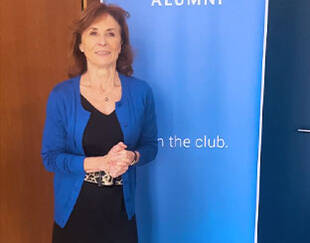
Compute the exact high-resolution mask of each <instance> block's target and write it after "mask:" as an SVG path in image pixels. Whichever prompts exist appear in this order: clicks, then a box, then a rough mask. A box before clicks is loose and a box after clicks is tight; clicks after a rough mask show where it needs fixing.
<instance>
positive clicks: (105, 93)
mask: <svg viewBox="0 0 310 243" xmlns="http://www.w3.org/2000/svg"><path fill="white" fill-rule="evenodd" d="M116 76H117V75H116V72H115V73H114V75H113V78H112V80H113V85H112V88H110V89H109V90H107V91H104V90H103V89H102V88H100V89H101V91H103V92H104V101H105V102H109V101H110V98H109V96H108V94H109V93H110V92H111V90H112V89H113V87H120V85H119V84H116ZM85 78H86V81H87V83H88V86H91V85H90V83H91V82H90V79H89V76H88V75H87V76H86V77H85Z"/></svg>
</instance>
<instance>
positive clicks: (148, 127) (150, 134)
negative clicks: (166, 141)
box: [136, 86, 158, 166]
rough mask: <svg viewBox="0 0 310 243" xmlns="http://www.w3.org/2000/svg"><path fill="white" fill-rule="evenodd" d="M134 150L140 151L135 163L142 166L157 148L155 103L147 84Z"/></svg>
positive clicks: (154, 153) (150, 158) (150, 159)
mask: <svg viewBox="0 0 310 243" xmlns="http://www.w3.org/2000/svg"><path fill="white" fill-rule="evenodd" d="M136 150H137V151H138V152H139V153H140V159H139V162H138V163H137V164H136V165H137V166H142V165H144V164H146V163H147V162H150V161H152V160H154V159H155V157H156V154H157V150H158V142H157V124H156V113H155V104H154V97H153V92H152V89H151V88H150V87H149V86H148V89H147V92H146V98H145V110H144V121H143V124H142V131H141V136H140V138H139V141H138V145H137V149H136Z"/></svg>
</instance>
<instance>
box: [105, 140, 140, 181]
mask: <svg viewBox="0 0 310 243" xmlns="http://www.w3.org/2000/svg"><path fill="white" fill-rule="evenodd" d="M126 148H127V145H126V144H124V143H123V142H119V143H118V144H116V145H115V146H113V147H112V148H111V149H110V151H109V153H108V154H107V155H106V156H107V168H106V171H105V172H106V173H108V174H109V175H110V176H112V177H113V178H115V177H118V176H120V175H122V174H124V173H125V172H126V171H127V170H128V167H129V166H130V165H131V163H132V161H133V160H134V157H135V154H134V152H132V151H129V150H126Z"/></svg>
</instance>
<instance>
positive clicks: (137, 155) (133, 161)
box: [130, 151, 140, 166]
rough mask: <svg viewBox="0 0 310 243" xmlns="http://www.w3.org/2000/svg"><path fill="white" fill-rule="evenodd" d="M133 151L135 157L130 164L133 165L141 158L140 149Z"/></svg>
mask: <svg viewBox="0 0 310 243" xmlns="http://www.w3.org/2000/svg"><path fill="white" fill-rule="evenodd" d="M131 152H132V153H133V159H132V162H131V164H130V166H133V165H135V164H136V163H138V161H139V158H140V154H139V152H138V151H131Z"/></svg>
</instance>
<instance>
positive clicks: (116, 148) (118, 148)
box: [111, 142, 127, 152]
mask: <svg viewBox="0 0 310 243" xmlns="http://www.w3.org/2000/svg"><path fill="white" fill-rule="evenodd" d="M125 148H127V145H126V144H124V143H123V142H119V143H118V144H116V145H114V146H113V147H112V149H111V151H113V152H120V151H122V150H124V149H125Z"/></svg>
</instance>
